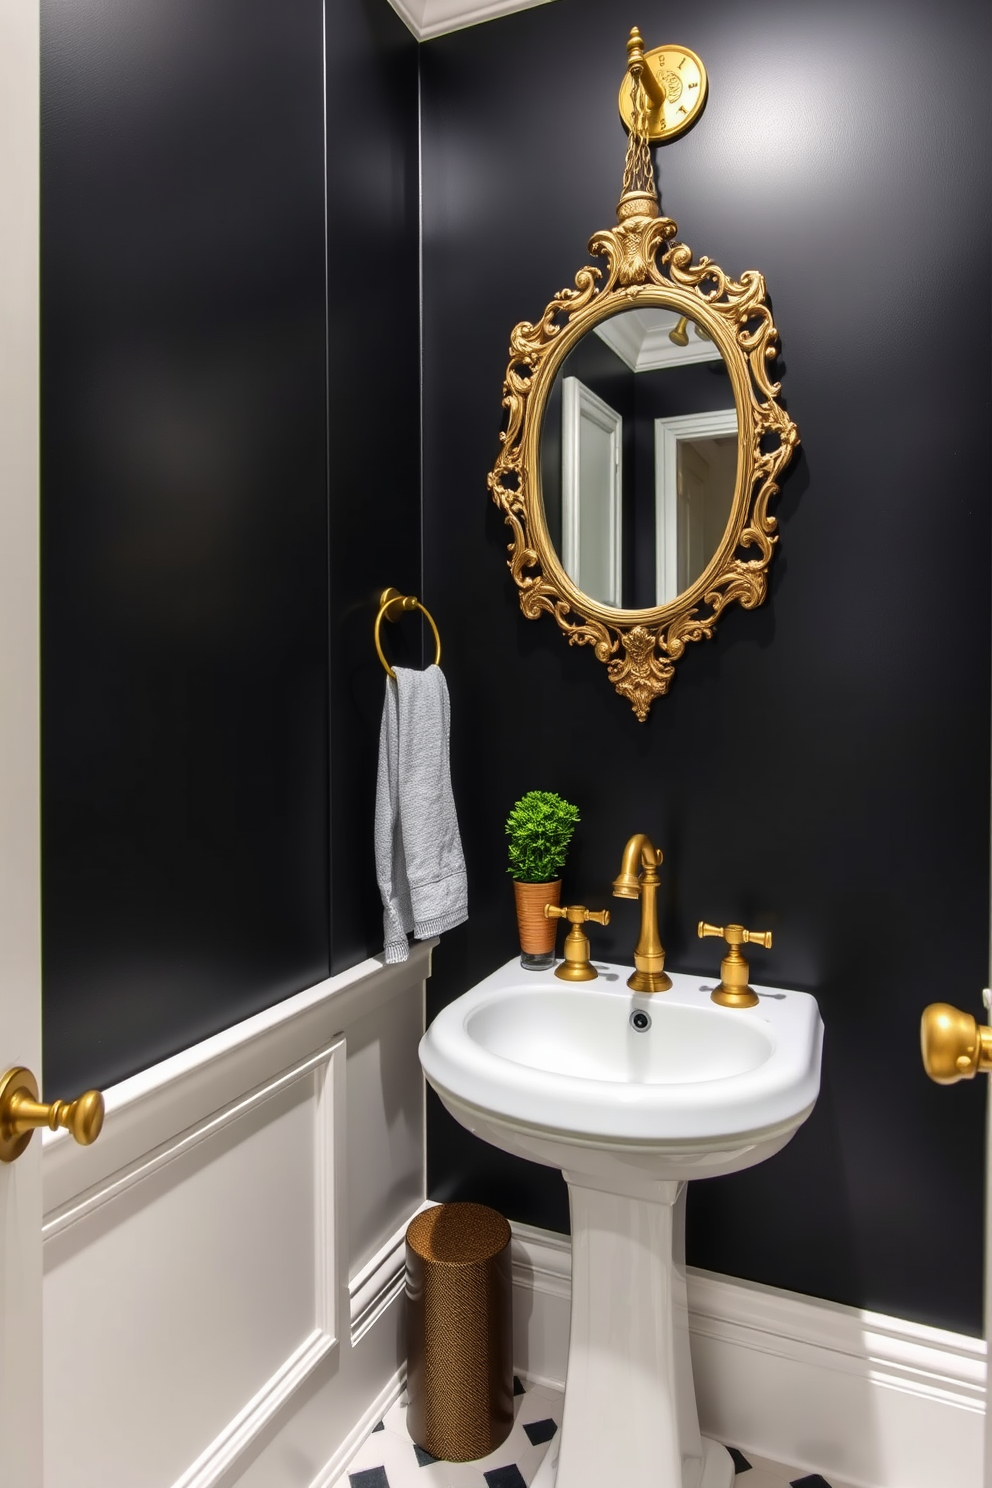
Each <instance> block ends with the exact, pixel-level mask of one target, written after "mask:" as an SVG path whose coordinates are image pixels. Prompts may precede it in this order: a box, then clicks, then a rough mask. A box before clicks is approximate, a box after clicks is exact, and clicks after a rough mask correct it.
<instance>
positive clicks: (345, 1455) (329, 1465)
mask: <svg viewBox="0 0 992 1488" xmlns="http://www.w3.org/2000/svg"><path fill="white" fill-rule="evenodd" d="M405 1387H406V1365H405V1364H404V1365H403V1366H402V1367H401V1368H400V1369H397V1371H396V1373H395V1374H394V1375H393V1377H392V1378H391V1379H390V1381H389V1383H388V1384H387V1385H386V1386H385V1388H384V1389H382V1390H380V1391H379V1394H378V1395H377V1396H376V1398H375V1399H374V1400H373V1402H372V1404H371V1405H370V1406H369V1408H368V1410H367V1411H366V1412H365V1414H364V1415H363V1416H362V1417H361V1419H360V1420H359V1421H358V1422H357V1423H356V1425H354V1426H353V1427H352V1429H351V1430H350V1431H349V1432H348V1435H347V1436H346V1437H345V1439H344V1441H343V1442H342V1443H341V1445H340V1446H339V1447H338V1449H337V1451H336V1452H335V1453H334V1456H333V1457H332V1458H330V1460H329V1461H328V1462H325V1463H324V1466H323V1467H322V1468H321V1470H320V1472H319V1473H318V1474H317V1476H316V1477H315V1478H314V1479H313V1481H312V1482H311V1484H310V1488H331V1484H332V1483H336V1482H337V1480H338V1478H339V1477H340V1476H341V1474H342V1473H343V1472H344V1470H345V1468H346V1467H347V1466H348V1463H349V1462H350V1461H351V1459H352V1457H353V1456H354V1455H355V1453H356V1452H357V1451H358V1448H359V1447H360V1446H361V1445H362V1442H363V1441H364V1440H365V1438H366V1437H367V1436H368V1434H369V1432H370V1431H371V1430H372V1427H373V1426H374V1425H375V1424H376V1422H377V1421H381V1420H382V1418H383V1416H384V1415H385V1414H386V1412H387V1411H388V1410H389V1408H390V1406H392V1405H395V1404H396V1402H397V1400H399V1398H400V1396H401V1395H402V1393H403V1390H404V1389H405Z"/></svg>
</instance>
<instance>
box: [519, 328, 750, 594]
mask: <svg viewBox="0 0 992 1488" xmlns="http://www.w3.org/2000/svg"><path fill="white" fill-rule="evenodd" d="M737 454H738V440H737V409H736V406H735V402H734V392H733V386H732V384H731V380H730V376H729V373H728V371H727V367H726V365H725V364H724V361H723V358H722V357H721V355H720V352H719V350H718V349H717V347H716V345H715V344H714V342H713V341H712V339H711V338H710V337H709V336H708V335H707V334H706V331H705V330H704V329H703V327H702V326H701V325H698V324H697V323H696V322H695V321H693V320H691V319H688V318H686V317H680V316H679V315H678V314H677V313H676V312H675V311H673V310H668V309H664V308H661V307H659V306H646V307H643V308H638V309H628V310H622V311H621V312H620V313H619V314H618V315H614V316H610V317H609V318H608V319H605V320H602V321H600V322H599V323H598V324H597V325H596V326H594V327H593V328H592V329H591V330H590V331H588V332H587V333H586V334H585V335H584V336H583V337H582V339H581V340H580V341H578V342H577V344H576V345H575V346H573V348H572V350H571V351H570V352H569V353H568V355H567V356H566V357H565V360H564V361H563V363H562V365H561V367H560V368H559V370H558V374H557V376H556V378H555V381H554V385H553V387H552V389H551V393H550V396H549V398H548V402H547V406H546V408H545V411H544V419H543V424H542V429H541V497H542V502H543V508H544V518H545V522H546V524H547V528H548V535H549V537H550V539H551V541H552V543H553V544H554V548H555V551H556V553H557V554H558V558H559V561H560V563H561V565H562V567H563V568H564V570H565V572H566V573H567V575H568V577H569V578H570V579H571V581H572V583H573V584H574V585H575V586H576V588H577V589H579V590H581V591H582V593H583V594H585V595H587V596H588V597H589V598H590V599H593V600H595V601H596V602H597V603H599V604H601V605H606V606H609V607H611V608H614V609H619V610H652V609H655V608H657V607H658V606H659V605H666V604H669V603H670V602H671V601H673V600H674V599H676V598H677V597H678V596H679V595H680V594H681V593H682V592H683V591H684V590H686V589H688V588H689V587H690V586H691V585H692V584H693V583H695V581H696V579H698V578H699V576H700V575H701V574H702V573H703V571H704V569H705V568H706V567H707V565H708V564H709V562H710V560H711V559H712V558H713V556H714V554H715V553H716V551H717V549H718V548H719V546H720V543H721V541H722V539H723V537H724V534H725V533H726V530H727V524H728V522H729V520H730V515H731V509H732V507H733V500H734V491H735V487H736V482H737Z"/></svg>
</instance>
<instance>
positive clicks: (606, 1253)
mask: <svg viewBox="0 0 992 1488" xmlns="http://www.w3.org/2000/svg"><path fill="white" fill-rule="evenodd" d="M564 1176H565V1179H566V1181H567V1183H568V1196H569V1203H570V1206H571V1215H572V1313H571V1332H570V1335H569V1345H568V1377H567V1379H566V1382H565V1409H564V1417H563V1420H562V1429H561V1432H560V1433H559V1435H558V1436H557V1437H555V1438H554V1439H553V1440H552V1442H551V1445H550V1447H549V1448H548V1456H547V1457H546V1458H545V1460H544V1463H543V1464H542V1467H541V1469H540V1471H539V1473H538V1475H537V1477H536V1478H535V1480H534V1488H551V1485H552V1484H554V1485H555V1488H603V1485H604V1484H610V1483H613V1484H617V1485H619V1484H624V1485H628V1484H629V1485H631V1488H635V1485H636V1488H731V1484H732V1483H733V1478H734V1467H733V1462H732V1461H731V1458H730V1454H729V1453H728V1452H727V1451H726V1450H725V1449H724V1448H723V1447H722V1446H719V1445H718V1444H717V1443H716V1442H711V1441H707V1440H706V1439H705V1438H702V1437H700V1434H699V1421H698V1417H697V1415H696V1395H695V1389H694V1386H693V1381H692V1365H691V1361H690V1358H689V1314H688V1306H687V1297H686V1279H685V1184H684V1183H681V1182H651V1181H644V1180H643V1179H642V1180H641V1181H637V1180H636V1179H635V1180H633V1181H632V1184H631V1186H632V1187H633V1188H634V1189H635V1191H636V1192H635V1194H630V1193H628V1194H621V1193H607V1192H604V1191H603V1190H601V1189H598V1188H594V1187H591V1186H589V1185H590V1184H594V1183H595V1182H596V1179H595V1178H590V1177H588V1176H587V1175H585V1174H582V1173H576V1172H566V1173H565V1174H564Z"/></svg>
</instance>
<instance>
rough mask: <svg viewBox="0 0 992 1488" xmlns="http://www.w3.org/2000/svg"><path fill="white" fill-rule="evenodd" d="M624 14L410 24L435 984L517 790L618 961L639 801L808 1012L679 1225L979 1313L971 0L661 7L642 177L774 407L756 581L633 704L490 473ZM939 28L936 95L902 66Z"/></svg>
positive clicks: (846, 1288) (981, 368) (474, 1189)
mask: <svg viewBox="0 0 992 1488" xmlns="http://www.w3.org/2000/svg"><path fill="white" fill-rule="evenodd" d="M632 20H636V21H637V22H638V24H639V26H640V28H641V30H642V32H643V33H644V35H645V37H646V38H647V40H648V43H649V44H650V45H653V44H657V43H658V42H661V41H663V40H664V39H665V38H666V37H667V36H669V35H670V34H671V25H672V22H671V14H670V11H669V10H668V9H667V8H666V7H664V6H662V5H661V4H660V3H659V0H648V4H647V7H646V9H644V10H643V11H642V12H641V13H640V14H639V15H637V16H629V15H628V16H624V15H621V14H620V13H619V12H617V11H616V10H615V8H613V7H604V6H602V5H601V4H598V3H596V0H559V3H558V4H556V5H553V6H552V5H549V6H539V7H537V8H536V9H533V10H531V11H527V12H523V13H521V14H518V15H515V16H511V17H507V18H505V19H503V20H500V21H498V22H494V23H492V24H490V25H486V26H482V27H479V28H477V29H474V30H468V31H463V32H459V33H457V34H455V35H452V36H449V37H444V38H440V39H438V40H435V41H432V42H429V43H427V44H425V46H424V47H423V48H422V58H421V67H422V90H423V129H424V149H423V156H424V244H425V249H424V251H425V268H424V276H425V277H424V300H425V341H424V356H425V506H424V511H425V563H426V591H427V594H428V596H429V599H430V602H431V603H432V604H433V605H434V606H435V607H436V612H437V613H438V614H439V618H440V619H441V620H442V628H443V629H446V631H447V640H448V644H447V648H446V656H445V670H446V673H447V677H448V682H449V686H450V689H451V695H452V750H453V766H454V783H455V794H456V799H457V801H458V802H459V806H460V810H461V819H462V826H463V835H464V839H465V846H466V852H467V858H468V867H469V878H470V892H471V919H470V921H469V923H468V924H467V925H466V926H464V927H461V928H460V929H458V930H457V931H454V932H452V933H451V934H449V935H446V936H445V937H444V938H443V940H442V942H441V945H440V947H439V948H438V950H437V952H436V953H435V958H434V976H433V978H432V981H431V984H430V998H431V1004H432V1007H434V1008H437V1007H439V1006H441V1005H443V1004H444V1003H445V1002H447V1001H449V1000H450V999H451V998H452V997H454V996H455V995H457V994H458V993H459V992H461V991H462V990H463V989H464V988H465V987H467V986H468V985H470V984H471V983H472V982H474V981H475V980H477V979H478V978H479V977H480V976H482V975H484V974H485V973H486V972H488V971H490V970H492V969H493V967H495V966H496V965H498V964H499V963H500V962H501V961H503V960H505V959H506V958H507V957H509V956H510V955H512V954H513V952H514V950H515V926H514V924H513V911H512V902H511V894H510V889H509V884H508V881H507V877H506V873H505V871H504V870H505V857H504V836H503V830H502V828H503V821H504V818H505V816H506V813H507V811H508V809H509V807H510V805H511V804H512V802H513V801H514V800H515V799H516V798H517V797H518V796H519V795H520V794H521V793H522V792H523V791H525V790H527V789H530V788H534V787H540V788H544V789H555V790H560V791H562V792H563V793H564V794H565V795H567V796H568V797H569V798H570V799H572V800H574V801H576V802H578V803H579V805H580V807H581V810H582V824H581V827H580V828H579V832H578V835H577V839H576V843H575V849H574V852H573V854H572V856H571V858H570V861H569V864H568V866H567V869H566V878H565V893H566V895H567V897H568V898H569V899H573V900H574V899H577V900H579V901H580V902H583V903H587V904H590V905H593V906H599V905H604V904H608V905H610V907H611V909H612V911H613V920H612V923H611V925H610V926H609V928H608V929H607V930H600V929H599V927H593V928H594V936H593V942H594V950H595V951H596V952H597V953H598V954H599V955H604V956H606V955H608V956H612V957H614V958H616V959H619V960H625V961H629V960H630V957H631V952H632V948H633V944H634V940H635V938H636V933H637V918H638V908H639V907H638V905H637V904H625V903H624V902H623V901H613V900H611V899H610V898H609V887H610V881H611V879H612V878H613V876H614V875H615V873H616V872H617V868H618V864H619V859H620V852H621V849H622V847H623V844H624V842H625V840H626V838H627V837H628V835H629V834H630V833H632V832H634V831H637V830H645V831H648V832H650V833H652V834H653V835H654V836H655V838H656V841H657V842H658V844H659V845H660V846H661V847H662V848H663V849H664V851H665V868H664V870H663V883H664V888H663V894H662V905H661V909H662V926H663V934H664V939H665V942H666V945H667V948H668V952H669V964H670V965H671V966H673V967H675V968H677V969H680V970H684V971H690V972H698V973H700V974H701V975H706V976H712V974H713V973H714V972H715V971H716V969H717V966H718V963H719V957H720V952H719V948H718V946H717V945H716V943H715V942H713V941H710V942H705V943H701V942H699V941H698V940H697V939H696V936H695V926H696V922H697V920H699V919H700V918H706V919H709V920H711V921H716V922H718V923H722V922H724V921H727V920H735V919H739V920H741V921H743V923H744V924H746V925H751V926H753V927H754V928H757V929H771V930H773V931H774V935H775V944H774V948H773V949H772V950H771V951H768V952H763V951H761V950H756V951H755V953H754V956H753V968H754V975H755V977H756V978H758V979H759V980H763V981H766V982H768V983H771V984H773V985H774V984H779V985H784V986H792V987H800V988H805V989H808V990H810V991H812V992H813V993H815V994H816V996H817V997H818V999H819V1002H820V1006H821V1009H822V1012H823V1017H824V1022H825V1024H826V1045H825V1054H824V1067H823V1090H822V1094H821V1096H820V1100H819V1102H818V1104H817V1107H816V1109H815V1111H814V1113H813V1115H812V1117H811V1118H810V1120H809V1122H808V1123H807V1124H806V1126H804V1127H803V1129H802V1130H801V1131H800V1132H799V1133H798V1135H797V1136H796V1137H795V1139H794V1140H793V1142H792V1143H791V1145H790V1146H789V1147H788V1148H787V1149H786V1150H785V1151H784V1152H783V1153H782V1154H780V1155H779V1156H778V1157H776V1158H774V1159H773V1160H772V1161H770V1162H768V1163H767V1164H765V1165H763V1166H761V1167H759V1168H757V1169H753V1170H751V1171H750V1172H747V1173H744V1174H741V1175H739V1176H737V1177H733V1178H727V1179H719V1180H713V1181H711V1182H708V1183H704V1184H699V1185H698V1186H696V1187H694V1188H693V1189H692V1191H691V1193H690V1201H689V1233H688V1243H689V1259H690V1261H691V1262H693V1263H694V1264H696V1265H701V1266H705V1267H711V1268H713V1269H714V1270H718V1271H723V1272H727V1273H730V1274H734V1275H739V1276H745V1277H750V1278H753V1279H755V1280H758V1281H763V1282H767V1283H770V1284H773V1285H776V1286H781V1287H787V1288H793V1289H795V1290H797V1291H800V1292H806V1293H810V1294H815V1295H821V1296H825V1297H831V1298H836V1299H838V1300H840V1301H842V1302H846V1303H851V1304H857V1305H863V1306H867V1307H870V1308H875V1309H878V1310H881V1311H883V1312H889V1313H894V1314H896V1315H901V1316H908V1317H914V1318H919V1319H921V1320H923V1321H927V1322H931V1323H935V1324H941V1325H944V1326H948V1327H951V1328H960V1329H964V1330H967V1331H972V1332H975V1333H977V1332H979V1331H980V1329H981V1294H982V1191H981V1190H982V1178H981V1175H982V1173H983V1171H984V1124H983V1112H984V1102H985V1091H984V1088H982V1087H981V1086H979V1085H977V1084H976V1085H972V1086H959V1087H955V1088H954V1089H953V1090H941V1089H939V1088H937V1087H936V1086H933V1085H931V1084H930V1083H929V1082H928V1081H927V1080H926V1078H925V1076H924V1074H923V1071H922V1068H921V1065H920V1057H919V1047H918V1034H917V1028H918V1019H919V1014H920V1010H921V1008H922V1007H923V1006H924V1004H925V1003H927V1002H928V1001H930V1000H932V999H934V998H937V997H948V998H953V999H956V1000H957V1001H959V1002H960V1003H961V1004H962V1005H965V1006H969V1007H971V1008H973V1009H976V1010H977V1009H978V1007H979V998H978V994H979V990H980V988H981V987H982V985H983V984H984V982H985V979H986V977H987V974H988V943H989V879H988V857H989V826H988V823H989V659H990V658H989V587H990V586H989V563H988V554H989V536H990V531H989V528H990V523H989V501H988V479H987V476H988V468H989V453H990V451H989V417H988V415H989V379H988V364H989V314H988V311H989V304H988V283H989V279H988V262H989V256H988V248H989V219H988V192H987V181H988V163H989V115H988V101H987V87H986V83H985V79H986V78H987V75H988V69H989V65H990V61H992V47H990V36H989V29H990V19H989V12H988V7H987V6H986V5H985V4H984V3H977V0H950V3H949V4H947V5H943V6H940V7H935V6H933V5H931V4H924V3H922V0H921V3H914V0H909V3H905V4H901V5H899V6H898V7H883V8H881V9H879V8H872V7H867V6H863V5H854V4H851V3H842V4H839V5H831V6H830V7H829V8H827V9H821V10H816V9H811V8H810V7H800V6H795V5H793V4H786V3H783V0H756V3H754V4H751V5H748V6H743V7H742V6H739V5H736V4H733V3H731V0H714V3H713V4H712V5H710V6H708V7H705V8H699V7H697V8H696V9H695V10H693V11H692V12H691V13H690V12H686V13H685V15H684V16H683V18H682V20H681V21H680V22H679V27H678V36H677V39H678V40H680V41H684V42H685V43H686V44H687V45H689V46H691V47H693V48H694V49H695V50H696V51H698V52H699V54H700V55H701V56H702V58H703V59H704V61H705V63H706V66H707V68H708V69H709V73H710V86H711V92H710V97H709V101H708V103H707V106H706V110H705V113H704V114H703V117H702V119H701V120H700V122H699V123H698V125H697V126H696V127H695V128H694V129H693V130H692V131H691V133H689V134H688V135H687V136H685V137H684V138H683V139H681V140H679V141H678V142H676V143H674V144H672V145H671V146H669V147H667V148H666V149H665V150H663V151H661V152H659V153H658V155H657V157H656V159H657V164H658V168H659V172H660V180H661V189H662V198H663V205H664V208H665V210H666V211H667V212H668V213H669V214H670V215H671V216H673V217H674V218H675V219H676V221H677V222H678V224H679V234H680V237H681V238H682V239H683V240H684V241H685V242H687V243H689V244H690V245H691V246H692V247H693V249H694V250H695V252H696V253H697V254H702V253H707V254H709V255H710V256H711V257H712V258H713V259H714V260H715V261H716V262H717V263H719V264H720V265H722V266H723V267H724V268H726V269H727V270H728V271H730V272H733V273H735V274H739V273H741V272H742V271H743V270H745V269H747V268H751V267H756V268H758V269H760V270H761V271H762V272H763V273H764V274H765V275H766V278H767V283H768V288H769V291H770V294H771V297H772V302H773V307H774V313H775V318H776V322H777V324H778V326H779V329H780V331H781V336H782V345H783V352H782V357H781V359H780V370H781V373H782V379H783V394H784V398H785V400H786V402H787V404H788V407H789V410H790V413H791V414H792V416H793V417H794V418H795V419H796V420H797V422H798V425H799V428H800V431H801V434H802V441H803V443H802V450H801V452H800V454H799V456H798V458H797V460H796V461H795V462H794V464H793V467H792V469H791V470H790V472H789V474H788V477H787V479H786V481H785V484H784V488H783V491H782V494H781V497H780V498H779V500H778V501H777V504H776V508H775V510H776V513H777V515H778V517H779V519H780V523H781V548H780V552H779V554H778V556H777V557H776V559H775V561H774V563H773V566H772V569H771V576H770V595H769V600H768V603H767V604H766V605H765V606H764V608H762V609H761V610H759V611H757V612H755V613H752V614H746V613H744V612H743V611H741V610H736V611H731V612H729V613H728V614H727V615H726V617H725V618H724V619H723V620H722V621H721V623H720V626H719V630H718V634H717V638H716V639H715V640H714V641H712V642H703V643H700V644H698V645H695V646H692V647H690V648H689V653H688V654H687V656H686V657H685V659H684V661H682V662H681V663H680V664H679V666H678V669H677V675H676V678H675V681H674V684H673V687H672V691H671V693H670V695H669V696H668V697H666V698H662V699H660V700H659V701H658V702H656V704H655V706H654V709H653V712H652V714H651V717H650V719H649V721H648V722H647V724H640V723H638V722H637V720H636V718H635V717H634V715H633V713H632V712H631V710H630V708H629V706H628V705H627V703H626V702H624V701H623V700H622V699H620V698H619V697H618V696H617V695H616V694H615V693H614V692H613V689H612V688H611V686H610V684H609V681H608V679H607V676H606V670H605V668H604V667H603V666H601V665H600V664H599V663H598V662H597V661H596V660H595V658H594V657H593V656H592V654H591V653H590V652H589V651H588V650H587V649H585V648H569V647H568V646H567V645H566V643H565V641H564V639H563V638H562V636H561V635H560V633H559V632H558V630H557V627H556V626H555V624H554V622H553V621H552V620H550V619H543V620H541V621H539V622H531V621H528V620H525V619H524V618H523V616H522V615H521V614H520V612H519V608H518V603H517V597H516V592H515V589H514V586H513V583H512V581H511V579H510V577H509V575H508V572H507V570H506V567H505V557H506V551H505V547H506V543H507V541H508V536H509V534H508V532H507V530H506V529H505V528H504V526H503V524H502V521H501V518H500V515H499V513H498V512H497V510H496V509H495V507H494V506H493V505H492V503H491V501H490V500H489V498H488V495H487V492H486V487H485V479H486V474H487V472H488V470H489V469H490V468H491V465H492V462H493V460H494V457H495V454H496V450H497V432H498V429H499V427H500V416H501V410H500V388H501V384H502V379H503V375H504V372H505V368H506V362H507V347H508V340H509V333H510V330H511V328H512V327H513V325H514V324H515V323H516V322H517V321H518V320H522V319H525V318H526V319H530V320H534V319H536V318H537V317H538V316H539V315H540V313H541V312H542V311H543V308H544V306H545V304H546V303H547V302H548V300H549V299H550V298H551V296H552V294H553V293H554V292H555V291H557V290H558V289H559V288H561V287H562V286H564V285H567V284H569V283H571V281H572V277H573V275H574V273H575V271H576V270H577V269H578V268H579V267H580V266H581V265H582V264H583V263H585V262H587V261H588V259H587V254H586V242H587V240H588V238H589V236H590V234H591V233H592V232H593V231H594V230H595V229H597V228H600V227H605V226H609V225H610V224H611V222H613V221H614V207H615V203H616V200H617V197H618V195H619V190H620V181H621V171H622V164H623V152H624V143H625V137H624V135H623V133H622V131H621V127H620V125H619V122H618V119H617V112H616V96H617V89H618V86H619V81H620V77H621V75H622V71H623V63H624V56H625V52H624V45H625V40H626V34H627V29H628V28H629V26H630V24H631V22H632ZM549 56H554V58H555V65H554V66H553V67H549V66H548V61H547V59H548V57H549ZM943 56H949V57H952V58H953V59H954V63H953V65H954V67H955V69H957V68H960V73H956V83H955V96H956V99H957V105H956V107H955V109H954V110H947V111H941V112H940V114H939V118H938V117H937V116H936V115H935V114H934V112H933V111H931V110H930V109H928V108H925V107H921V104H920V96H921V95H920V79H921V78H923V77H925V76H927V75H928V74H929V70H930V69H931V67H932V66H933V60H934V59H935V58H937V57H943ZM962 294H963V295H964V297H965V301H964V306H963V307H962V305H961V299H960V296H961V295H962ZM430 1109H431V1122H430V1180H431V1191H432V1193H433V1194H434V1195H435V1196H436V1197H439V1198H448V1197H453V1196H458V1197H464V1198H473V1199H481V1200H487V1199H488V1200H490V1201H491V1202H494V1203H497V1204H499V1205H500V1206H501V1207H502V1208H504V1210H505V1211H506V1212H507V1213H508V1214H510V1215H511V1216H512V1217H514V1218H517V1219H521V1220H529V1221H531V1222H533V1223H537V1224H546V1225H551V1226H556V1227H559V1228H565V1227H566V1226H567V1197H566V1193H565V1189H564V1186H563V1184H562V1181H561V1179H560V1177H559V1175H558V1174H556V1173H555V1172H553V1171H552V1170H550V1169H542V1168H538V1167H531V1166H527V1165H524V1164H521V1163H517V1162H515V1161H513V1160H511V1159H510V1158H506V1157H503V1156H502V1155H500V1154H499V1153H496V1152H495V1151H494V1150H493V1149H490V1148H488V1147H486V1146H484V1145H482V1144H480V1143H477V1142H475V1141H474V1140H473V1139H472V1138H471V1137H469V1136H467V1135H466V1134H465V1133H464V1132H463V1131H462V1130H461V1129H460V1128H458V1127H456V1126H455V1124H454V1123H453V1122H452V1121H450V1119H449V1118H448V1117H447V1116H446V1115H445V1114H444V1112H443V1111H442V1110H441V1109H440V1108H439V1106H438V1105H437V1103H436V1102H432V1104H431V1108H430Z"/></svg>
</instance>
